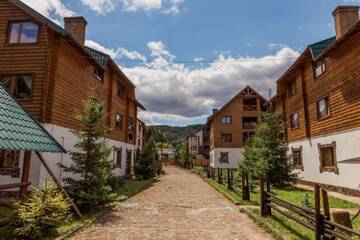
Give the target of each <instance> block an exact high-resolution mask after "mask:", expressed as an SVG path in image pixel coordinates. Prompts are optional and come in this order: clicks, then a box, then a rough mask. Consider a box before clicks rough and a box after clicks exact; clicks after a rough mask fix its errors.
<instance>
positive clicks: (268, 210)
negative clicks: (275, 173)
mask: <svg viewBox="0 0 360 240" xmlns="http://www.w3.org/2000/svg"><path fill="white" fill-rule="evenodd" d="M266 192H267V193H269V194H270V192H271V189H270V178H269V175H267V176H266ZM267 193H265V194H266V195H265V196H267ZM265 202H266V203H271V202H270V200H269V199H268V198H267V197H266V200H265ZM266 213H267V215H271V207H270V206H269V205H266Z"/></svg>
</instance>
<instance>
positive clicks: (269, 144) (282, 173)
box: [240, 113, 297, 186]
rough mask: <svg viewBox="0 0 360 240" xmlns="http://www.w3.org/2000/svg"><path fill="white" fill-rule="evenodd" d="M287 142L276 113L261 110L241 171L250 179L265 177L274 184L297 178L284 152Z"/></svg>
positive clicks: (245, 151)
mask: <svg viewBox="0 0 360 240" xmlns="http://www.w3.org/2000/svg"><path fill="white" fill-rule="evenodd" d="M287 152H288V144H287V142H286V141H285V140H284V138H283V136H282V124H281V120H280V117H279V115H278V114H276V113H264V115H263V120H262V123H261V124H260V125H259V126H258V128H257V129H256V133H255V136H253V138H252V139H251V142H250V143H249V144H248V145H246V146H245V150H244V156H245V159H244V161H242V162H241V163H240V171H241V172H247V173H248V174H249V175H250V177H251V178H259V177H260V176H265V177H266V178H267V179H268V181H269V183H270V184H271V185H274V186H283V185H288V184H290V183H293V182H295V181H296V178H297V176H296V175H295V174H293V173H292V170H293V166H292V163H291V162H290V158H289V156H288V154H287Z"/></svg>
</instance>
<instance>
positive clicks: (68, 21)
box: [64, 17, 87, 45]
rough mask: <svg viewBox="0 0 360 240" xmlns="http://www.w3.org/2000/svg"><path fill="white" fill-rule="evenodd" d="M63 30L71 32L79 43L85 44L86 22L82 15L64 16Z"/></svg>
mask: <svg viewBox="0 0 360 240" xmlns="http://www.w3.org/2000/svg"><path fill="white" fill-rule="evenodd" d="M64 23H65V30H66V31H67V32H68V33H70V34H71V36H73V37H74V38H75V39H76V40H77V41H78V42H79V43H80V44H81V45H84V44H85V34H86V25H87V22H86V20H85V18H84V17H65V18H64Z"/></svg>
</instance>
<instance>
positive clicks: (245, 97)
mask: <svg viewBox="0 0 360 240" xmlns="http://www.w3.org/2000/svg"><path fill="white" fill-rule="evenodd" d="M266 102H267V100H266V99H265V98H264V97H262V96H261V95H260V94H259V93H258V92H256V91H255V90H254V89H253V88H251V87H250V86H246V87H245V88H244V89H243V90H241V91H240V92H239V93H238V94H236V96H234V97H233V98H232V99H231V100H230V101H229V102H227V103H226V104H225V105H224V106H223V107H222V108H221V109H219V110H217V109H214V110H213V114H212V115H211V116H210V117H209V118H208V120H207V123H206V124H205V127H204V133H205V135H204V136H205V138H207V139H208V144H209V158H210V167H212V168H226V169H237V168H238V167H239V162H240V161H241V160H243V158H244V156H243V154H242V148H243V146H244V145H245V144H246V142H247V141H248V140H249V139H250V138H251V136H253V135H254V134H255V129H256V126H257V124H259V123H260V122H261V116H262V113H263V112H265V111H266V109H267V108H266V106H265V103H266Z"/></svg>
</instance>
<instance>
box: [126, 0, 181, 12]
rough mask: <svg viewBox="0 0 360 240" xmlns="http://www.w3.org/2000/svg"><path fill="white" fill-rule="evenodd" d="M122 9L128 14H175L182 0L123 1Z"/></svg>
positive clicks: (178, 10)
mask: <svg viewBox="0 0 360 240" xmlns="http://www.w3.org/2000/svg"><path fill="white" fill-rule="evenodd" d="M123 2H124V6H123V9H124V10H125V11H129V12H136V11H140V10H142V11H161V12H163V13H165V14H177V13H179V12H180V6H181V5H182V4H183V3H184V0H123Z"/></svg>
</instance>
